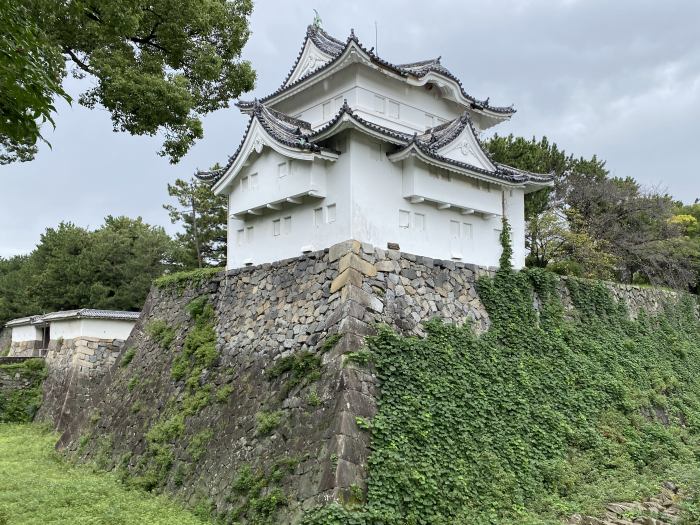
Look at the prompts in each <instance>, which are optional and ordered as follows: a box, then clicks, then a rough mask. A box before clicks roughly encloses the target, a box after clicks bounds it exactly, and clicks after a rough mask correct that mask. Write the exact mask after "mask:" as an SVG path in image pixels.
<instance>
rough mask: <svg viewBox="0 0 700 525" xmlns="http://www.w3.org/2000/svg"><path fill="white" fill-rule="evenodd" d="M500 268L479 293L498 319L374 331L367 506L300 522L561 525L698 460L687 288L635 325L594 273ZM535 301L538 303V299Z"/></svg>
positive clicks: (699, 417) (698, 386) (699, 377)
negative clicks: (405, 333)
mask: <svg viewBox="0 0 700 525" xmlns="http://www.w3.org/2000/svg"><path fill="white" fill-rule="evenodd" d="M556 282H557V281H556V276H555V275H553V274H552V273H551V272H545V271H542V270H530V271H526V272H519V273H515V272H512V271H507V270H503V269H501V271H499V272H497V274H496V276H495V277H493V278H482V279H480V281H479V283H478V289H479V294H480V297H481V298H482V300H483V301H484V304H485V306H486V308H487V310H488V312H489V317H490V319H491V322H492V326H491V328H490V330H489V331H488V332H486V333H485V334H483V335H481V336H476V335H475V334H474V333H473V332H472V330H471V329H470V328H469V327H468V326H453V325H445V324H442V323H441V322H440V321H439V320H432V321H429V322H427V323H425V329H426V332H427V337H426V338H424V339H419V338H415V337H402V336H400V335H398V334H396V333H395V332H393V331H392V330H390V329H389V328H386V327H380V328H379V330H378V333H377V335H376V336H374V337H370V338H369V339H368V341H367V344H368V349H369V350H370V351H371V352H372V353H373V358H372V361H373V363H374V366H375V368H376V371H377V375H378V377H379V379H380V381H381V397H380V399H379V409H378V413H377V414H376V415H375V417H374V418H373V419H372V422H371V428H370V432H371V448H372V454H371V455H370V458H369V481H368V492H367V502H366V503H365V505H364V506H363V507H362V508H360V509H357V508H355V509H353V508H343V507H341V506H331V507H326V508H322V509H319V510H318V511H316V512H313V513H310V514H307V516H306V517H305V519H304V523H305V524H307V525H322V524H323V525H330V524H362V525H370V524H372V525H375V524H377V525H378V524H379V523H382V524H384V525H393V524H396V525H398V524H405V523H406V524H426V525H427V524H431V525H432V524H436V525H440V524H444V525H446V524H451V523H471V524H475V525H482V524H489V525H491V524H499V525H507V524H516V523H517V524H528V525H536V524H537V525H544V524H555V523H561V519H562V518H563V517H566V516H570V515H571V514H573V513H576V512H582V513H586V514H595V513H596V512H600V511H602V510H603V509H604V505H605V503H607V502H609V501H611V500H615V501H633V500H636V499H637V498H639V497H642V496H649V495H651V494H655V493H657V492H658V490H659V488H660V486H661V483H662V481H664V480H667V479H670V480H675V481H676V482H678V483H682V478H683V477H684V476H685V474H684V473H687V472H692V471H694V472H697V469H698V468H700V459H699V458H700V405H698V402H697V400H698V399H699V398H700V323H699V322H698V319H697V317H696V316H695V309H696V308H697V303H696V302H695V301H694V300H693V299H692V298H691V297H683V298H682V299H680V300H679V303H678V304H675V305H669V307H668V308H667V309H666V310H665V311H663V312H661V313H660V314H659V315H657V316H655V317H652V316H650V315H645V314H640V316H639V317H638V318H637V319H636V320H630V318H629V317H628V314H627V312H626V309H625V308H624V306H622V305H619V304H617V303H616V302H615V300H614V299H613V298H612V296H611V294H610V292H609V291H608V289H607V287H606V286H605V285H604V284H602V283H596V282H593V281H585V280H577V279H573V278H569V279H568V280H567V281H566V282H567V283H568V284H567V285H568V287H569V290H570V295H571V298H572V300H573V302H574V304H575V307H576V310H575V311H574V312H573V317H571V316H570V315H569V316H565V315H564V309H563V307H562V305H561V303H560V300H559V298H558V295H557V293H555V286H556ZM535 292H536V293H537V295H538V297H539V299H540V301H541V302H542V307H541V310H540V311H539V313H538V312H536V311H535V310H534V309H533V301H534V293H535Z"/></svg>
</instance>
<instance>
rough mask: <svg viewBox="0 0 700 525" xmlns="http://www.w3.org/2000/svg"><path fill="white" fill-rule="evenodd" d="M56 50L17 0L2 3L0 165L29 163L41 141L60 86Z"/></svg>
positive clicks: (61, 72)
mask: <svg viewBox="0 0 700 525" xmlns="http://www.w3.org/2000/svg"><path fill="white" fill-rule="evenodd" d="M64 73H65V72H64V61H63V58H62V57H61V53H60V51H59V50H58V49H57V48H56V46H54V45H53V44H52V43H51V42H50V41H49V40H48V38H47V37H46V35H45V34H44V33H43V32H42V31H41V30H40V29H39V27H38V26H37V24H36V22H35V21H34V20H32V19H31V18H30V17H29V15H28V11H27V9H26V7H25V6H24V5H21V4H20V3H17V2H16V1H15V0H0V93H1V94H2V96H0V164H8V163H10V162H14V161H26V160H30V159H31V158H33V157H34V155H35V154H36V150H37V147H36V143H37V141H38V140H43V137H42V135H41V124H42V123H44V122H47V121H48V122H50V123H51V124H53V123H54V122H53V119H52V116H51V114H52V113H53V112H54V111H55V107H54V103H53V99H54V97H60V98H64V99H65V100H70V97H69V96H68V95H67V94H66V93H65V91H63V88H62V87H61V78H62V77H63V75H64Z"/></svg>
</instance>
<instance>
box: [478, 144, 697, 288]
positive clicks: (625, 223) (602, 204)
mask: <svg viewBox="0 0 700 525" xmlns="http://www.w3.org/2000/svg"><path fill="white" fill-rule="evenodd" d="M487 149H488V150H489V152H490V154H491V155H492V157H493V159H494V160H495V161H497V162H503V163H505V164H509V165H511V166H514V167H516V168H520V169H524V170H530V171H536V172H540V173H547V172H552V173H553V174H554V188H552V189H551V190H541V191H537V192H534V193H532V194H528V195H527V196H526V198H525V205H526V206H525V208H526V209H525V217H526V220H527V231H526V244H527V247H528V249H529V250H530V254H529V256H528V257H527V264H528V266H535V267H541V268H544V267H547V268H550V269H552V270H554V271H556V272H558V273H565V274H569V275H582V276H586V277H591V278H601V279H611V278H614V279H617V280H620V281H622V282H627V283H631V282H640V283H654V284H661V285H668V286H673V287H676V288H681V289H687V288H688V287H689V286H690V287H691V288H692V287H693V286H694V283H696V282H697V275H698V274H697V272H696V271H694V269H697V268H698V267H700V264H698V263H697V261H699V260H700V249H698V248H697V247H695V246H693V245H692V243H688V242H686V241H685V240H684V239H683V238H682V230H683V228H684V227H685V226H686V225H687V224H688V223H687V222H684V221H687V220H688V219H687V218H686V219H684V220H682V219H679V218H674V213H678V212H680V213H678V217H682V216H683V215H684V214H685V212H684V211H683V210H678V211H676V210H675V209H674V208H675V207H676V206H675V205H674V203H673V201H672V199H671V198H670V197H669V196H668V195H666V194H664V193H662V192H659V191H657V190H654V189H644V188H642V187H640V185H639V184H638V183H637V182H636V181H635V180H634V179H632V178H629V177H628V178H625V179H622V178H617V177H611V176H610V174H609V172H608V170H607V168H606V167H605V162H604V161H601V160H600V159H598V158H597V157H596V156H593V157H592V158H590V159H584V158H575V157H574V156H573V155H569V154H567V153H565V152H564V151H562V150H559V149H558V147H557V145H556V144H553V143H550V142H549V141H548V140H547V139H546V138H543V139H542V140H540V141H539V142H538V141H536V140H535V139H534V138H533V139H532V140H530V141H528V140H525V139H523V138H520V137H513V136H512V135H510V136H508V137H500V136H498V135H496V136H494V137H493V138H492V139H491V140H490V141H489V142H488V143H487ZM691 215H692V214H691ZM696 218H697V217H696Z"/></svg>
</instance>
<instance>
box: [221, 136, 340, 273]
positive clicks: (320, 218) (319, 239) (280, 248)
mask: <svg viewBox="0 0 700 525" xmlns="http://www.w3.org/2000/svg"><path fill="white" fill-rule="evenodd" d="M335 142H336V144H335V147H336V148H339V149H340V151H341V152H342V151H344V150H345V149H346V147H347V146H346V139H345V138H344V137H343V136H339V137H337V139H336V140H335ZM265 152H269V153H267V154H265ZM277 158H278V154H277V153H276V152H272V151H271V150H270V149H269V148H265V150H264V151H263V155H261V156H260V157H259V159H258V160H256V161H253V163H252V164H251V166H250V167H249V168H247V171H248V172H249V173H251V172H253V171H255V172H257V173H258V174H259V176H260V177H261V179H260V180H261V184H260V185H259V186H258V188H257V189H256V190H251V191H255V192H258V195H257V196H254V197H251V198H254V199H262V201H260V202H263V201H264V199H265V198H268V199H270V201H272V200H274V199H273V196H274V195H276V194H274V195H273V193H274V192H275V191H277V190H275V188H274V187H275V178H276V177H278V174H277V163H276V160H274V161H272V162H270V161H269V160H268V159H277ZM279 158H280V159H282V158H283V157H282V156H279ZM350 160H351V159H350V156H349V155H346V154H344V153H343V154H341V155H340V157H339V158H338V160H337V161H334V162H328V161H324V160H315V161H313V163H312V162H310V161H300V160H295V161H293V163H292V166H298V167H299V168H300V169H301V170H302V171H303V170H306V171H307V172H309V173H321V172H323V173H324V179H325V194H326V197H325V198H312V197H305V198H304V199H303V202H302V204H292V203H287V204H285V205H283V207H282V209H280V210H267V211H265V212H264V213H263V214H262V215H259V216H254V215H246V216H245V219H244V220H239V219H236V218H235V217H232V216H231V215H232V214H229V226H228V260H227V267H228V268H238V267H241V266H245V265H246V264H255V265H257V264H262V263H266V262H272V261H279V260H282V259H287V258H291V257H298V256H300V255H301V254H302V249H303V248H305V249H310V250H312V251H315V250H322V249H324V248H327V247H329V246H331V245H333V244H336V243H338V242H341V241H344V240H347V239H349V238H350V237H351V232H350V199H349V196H350V176H349V175H350ZM304 165H305V166H304ZM270 170H272V173H269V171H270ZM239 177H240V175H239ZM314 177H316V175H314ZM263 181H267V182H263ZM234 188H237V186H236V185H234ZM236 191H237V190H235V191H234V193H235V192H236ZM230 198H231V200H232V201H235V199H237V197H236V195H235V194H234V195H232V196H231V197H230ZM236 202H238V201H236ZM233 206H237V205H233ZM233 206H232V209H233V210H235V209H236V208H235V207H233Z"/></svg>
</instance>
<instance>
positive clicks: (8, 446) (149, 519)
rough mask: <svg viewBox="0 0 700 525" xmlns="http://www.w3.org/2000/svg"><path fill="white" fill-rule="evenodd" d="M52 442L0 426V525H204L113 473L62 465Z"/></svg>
mask: <svg viewBox="0 0 700 525" xmlns="http://www.w3.org/2000/svg"><path fill="white" fill-rule="evenodd" d="M56 438H57V436H56V435H55V434H53V433H51V432H47V431H45V430H43V429H42V428H41V427H38V426H35V425H14V424H0V525H15V524H16V525H20V524H21V525H33V524H36V525H40V524H41V525H44V524H47V523H51V524H70V525H82V524H90V525H101V524H105V525H107V524H108V525H128V524H139V525H160V524H163V525H172V524H178V525H204V524H206V523H208V522H207V521H203V520H201V519H199V518H197V517H195V516H194V515H193V514H191V513H189V512H186V511H184V510H182V508H180V507H179V506H178V505H177V504H175V503H173V502H171V501H169V500H168V499H166V498H164V497H162V496H153V495H150V494H146V493H143V492H140V491H136V490H129V489H128V488H126V487H125V486H124V485H122V484H121V483H119V481H118V480H117V479H116V478H115V477H114V476H113V475H111V474H105V473H98V472H95V471H93V470H92V469H90V468H89V467H85V466H82V467H76V466H73V465H70V464H68V463H66V461H65V460H64V459H63V458H61V457H60V456H59V455H58V454H57V453H56V452H55V451H54V444H55V443H56Z"/></svg>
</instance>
